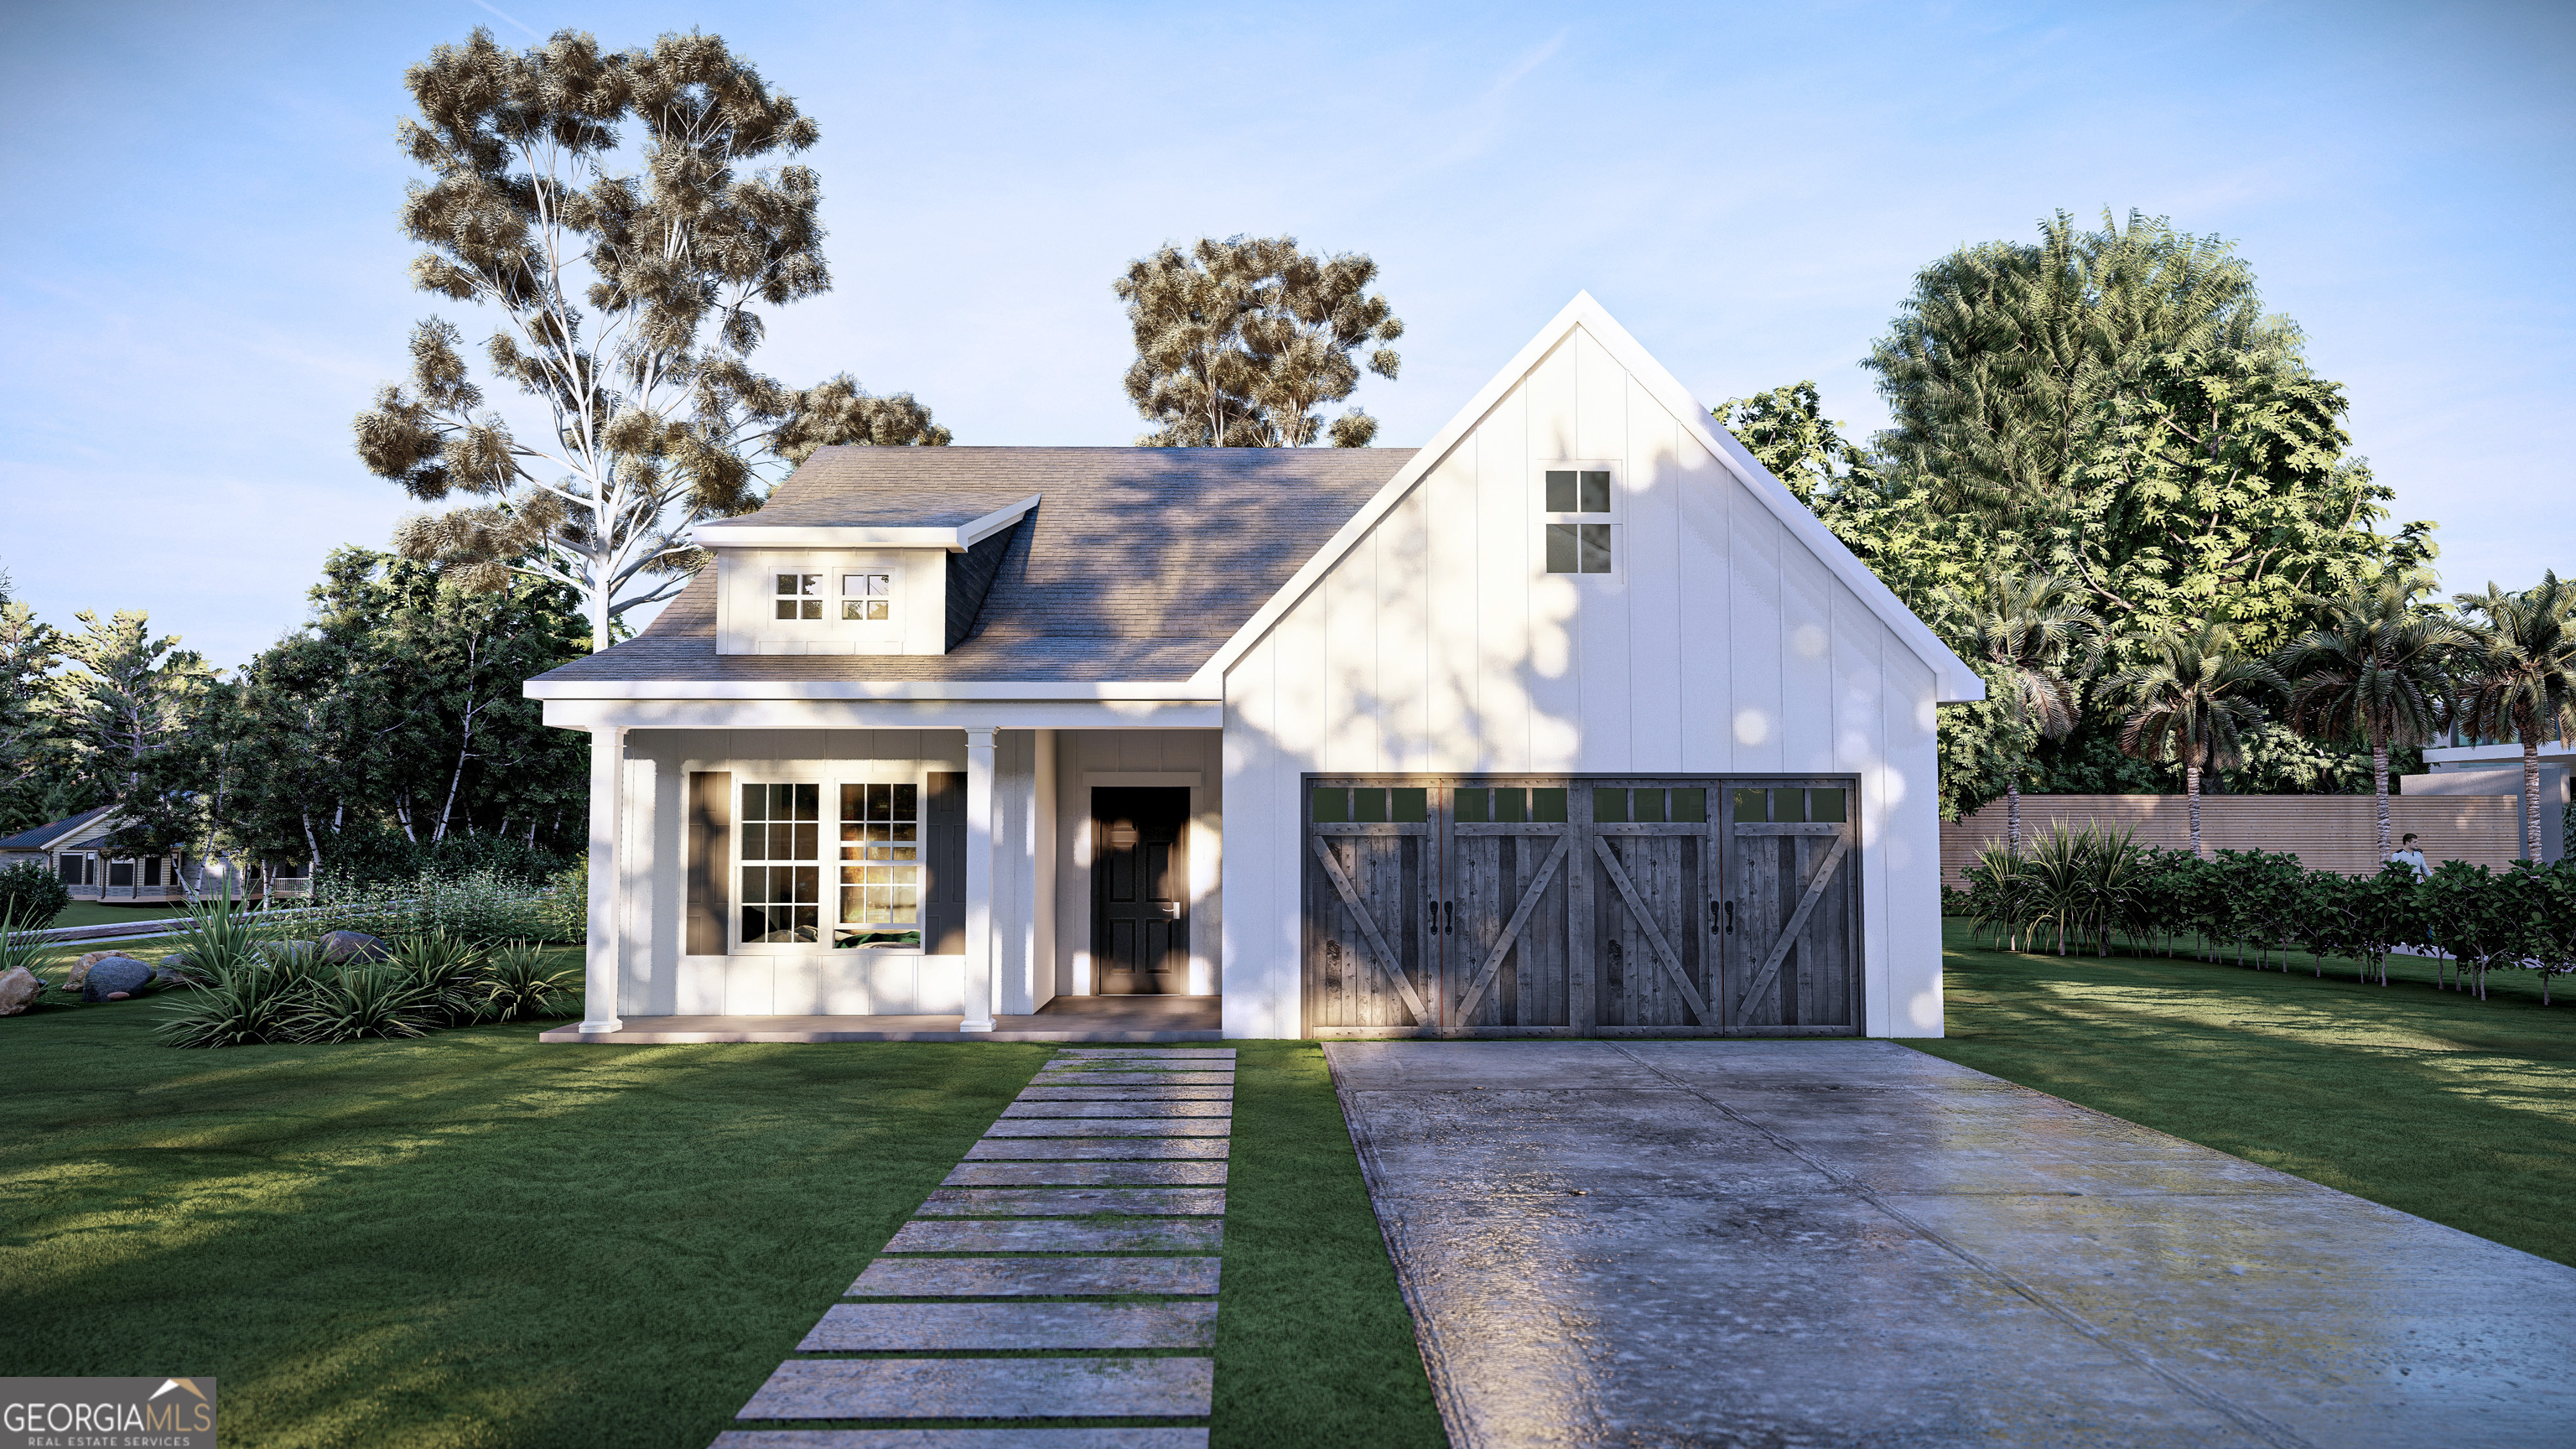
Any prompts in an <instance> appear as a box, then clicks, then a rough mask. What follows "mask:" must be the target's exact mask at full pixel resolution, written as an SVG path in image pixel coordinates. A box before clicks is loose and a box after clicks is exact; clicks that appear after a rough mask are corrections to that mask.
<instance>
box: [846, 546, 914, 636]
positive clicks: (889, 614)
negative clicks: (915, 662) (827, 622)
mask: <svg viewBox="0 0 2576 1449" xmlns="http://www.w3.org/2000/svg"><path fill="white" fill-rule="evenodd" d="M872 574H874V575H883V576H884V578H885V581H886V591H885V593H884V594H882V595H878V594H853V593H849V592H847V591H848V589H849V586H850V580H852V579H855V578H865V577H867V576H869V575H872ZM831 578H832V601H833V602H832V612H833V613H834V615H836V616H838V615H839V614H841V613H842V608H841V606H842V605H843V604H845V603H847V602H848V601H849V600H851V599H860V598H864V599H876V598H882V599H883V600H884V601H885V606H886V616H885V617H884V618H882V619H850V618H841V617H835V618H834V619H833V620H832V622H833V623H835V624H838V625H840V626H841V628H842V631H843V632H844V633H853V634H856V635H858V636H860V637H863V638H864V637H867V636H868V635H869V634H870V632H871V631H875V630H883V631H885V632H887V633H890V634H894V635H896V636H898V637H900V636H901V635H902V633H903V569H902V568H901V567H900V566H899V565H895V564H861V565H858V566H856V567H852V566H850V565H847V564H844V565H842V566H841V567H839V568H837V569H835V570H833V572H832V575H831Z"/></svg>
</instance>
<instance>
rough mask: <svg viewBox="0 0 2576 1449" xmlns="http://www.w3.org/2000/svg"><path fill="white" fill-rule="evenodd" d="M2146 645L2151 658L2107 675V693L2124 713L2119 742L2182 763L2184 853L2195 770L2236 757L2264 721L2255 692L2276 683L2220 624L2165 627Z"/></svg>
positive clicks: (2195, 818)
mask: <svg viewBox="0 0 2576 1449" xmlns="http://www.w3.org/2000/svg"><path fill="white" fill-rule="evenodd" d="M2147 647H2148V649H2149V650H2151V651H2152V653H2153V655H2154V658H2153V659H2152V661H2151V662H2149V663H2146V664H2141V665H2138V666H2135V667H2133V668H2130V669H2127V670H2124V671H2122V672H2121V673H2120V674H2119V675H2117V676H2115V677H2114V678H2113V679H2112V680H2111V684H2110V693H2111V696H2112V697H2113V698H2114V699H2117V700H2119V701H2120V702H2121V704H2122V705H2123V706H2124V708H2125V709H2126V711H2127V723H2126V724H2125V725H2123V726H2122V728H2121V730H2120V748H2121V749H2122V750H2124V751H2126V752H2127V753H2129V754H2131V755H2134V756H2136V757H2138V758H2140V759H2153V760H2164V761H2170V762H2172V763H2175V764H2178V765H2180V766H2181V767H2182V772H2183V791H2184V793H2185V794H2186V795H2187V796H2189V798H2190V809H2191V853H2192V854H2194V855H2201V854H2203V851H2202V849H2201V843H2200V781H2201V776H2202V774H2203V773H2204V772H2206V771H2209V770H2226V769H2233V768H2234V767H2235V766H2236V765H2237V764H2239V763H2240V762H2241V761H2242V759H2243V749H2244V747H2243V743H2242V742H2243V737H2244V735H2245V734H2246V732H2248V731H2250V730H2251V729H2253V727H2254V726H2255V725H2257V724H2258V723H2260V722H2261V721H2262V719H2263V706H2262V703H2261V701H2262V698H2263V697H2264V696H2266V695H2270V694H2275V693H2278V692H2279V691H2280V690H2281V688H2282V686H2283V681H2282V679H2281V676H2280V675H2279V674H2278V673H2276V672H2274V670H2273V668H2272V666H2271V665H2269V664H2267V663H2265V662H2264V661H2263V660H2262V659H2261V658H2260V657H2258V656H2255V655H2252V654H2248V653H2245V652H2243V651H2242V650H2240V649H2239V648H2238V647H2237V644H2236V641H2235V639H2234V637H2233V636H2232V635H2230V634H2229V633H2228V631H2227V629H2226V628H2225V627H2224V626H2223V625H2218V624H2203V625H2201V626H2199V627H2198V628H2196V629H2192V630H2189V631H2185V630H2181V629H2173V628H2168V629H2165V630H2163V631H2161V632H2160V633H2158V634H2157V635H2155V636H2154V638H2153V639H2151V640H2150V641H2148V645H2147Z"/></svg>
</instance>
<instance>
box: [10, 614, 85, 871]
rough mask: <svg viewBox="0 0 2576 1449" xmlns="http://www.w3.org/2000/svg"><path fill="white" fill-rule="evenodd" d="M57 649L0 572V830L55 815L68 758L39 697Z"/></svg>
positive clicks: (52, 635)
mask: <svg viewBox="0 0 2576 1449" xmlns="http://www.w3.org/2000/svg"><path fill="white" fill-rule="evenodd" d="M61 650H62V636H61V635H59V634H57V633H56V632H55V631H54V629H53V627H52V626H51V625H48V624H46V623H44V622H42V621H41V620H39V619H37V617H36V611H35V610H34V609H31V608H29V607H28V606H27V605H26V604H25V603H24V602H22V601H20V600H18V599H15V598H12V597H10V581H9V576H8V575H7V574H5V573H0V833H7V834H12V835H14V834H16V833H17V832H19V831H21V830H25V829H28V828H30V827H32V826H37V825H42V824H44V823H45V822H46V821H48V820H52V819H56V818H58V817H57V816H56V815H54V814H50V813H48V811H49V809H51V808H52V807H53V806H55V805H57V804H58V803H59V801H58V800H57V799H56V792H57V790H58V789H59V785H60V782H61V780H62V777H63V776H64V775H66V774H67V773H68V771H67V770H66V768H65V766H66V765H67V763H68V761H67V759H66V753H65V748H64V742H63V740H62V738H61V737H60V735H58V734H57V733H56V731H55V728H54V721H53V717H52V716H51V715H50V714H49V713H48V712H47V711H46V709H45V700H46V697H47V694H48V692H49V690H50V687H51V680H52V677H53V671H54V667H55V665H57V664H58V663H60V662H61V658H62V653H61ZM62 813H63V814H70V813H72V812H71V811H69V810H64V811H63V812H62Z"/></svg>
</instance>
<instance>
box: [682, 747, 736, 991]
mask: <svg viewBox="0 0 2576 1449" xmlns="http://www.w3.org/2000/svg"><path fill="white" fill-rule="evenodd" d="M732 869H733V772H732V771H730V770H692V771H690V772H689V861H688V876H689V885H688V898H689V900H688V930H687V936H688V940H687V942H686V943H685V946H684V949H685V950H686V951H687V952H688V953H689V954H690V955H692V956H722V955H724V954H726V951H727V947H726V944H725V942H726V936H725V910H726V902H727V901H728V900H729V899H730V896H729V894H728V893H727V892H726V890H725V884H726V880H727V878H728V877H729V876H730V875H731V874H732Z"/></svg>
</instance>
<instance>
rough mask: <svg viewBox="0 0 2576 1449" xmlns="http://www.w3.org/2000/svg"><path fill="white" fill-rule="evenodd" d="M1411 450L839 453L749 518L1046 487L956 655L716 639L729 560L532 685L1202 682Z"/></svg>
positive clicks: (957, 517) (952, 508)
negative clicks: (751, 648) (721, 647)
mask: <svg viewBox="0 0 2576 1449" xmlns="http://www.w3.org/2000/svg"><path fill="white" fill-rule="evenodd" d="M1414 451H1415V450H1413V449H1411V448H957V447H948V448H875V447H836V448H824V449H821V450H819V451H817V452H816V453H815V454H814V456H813V457H811V458H809V459H807V460H806V461H805V463H804V465H803V466H802V467H799V468H798V469H797V470H796V471H795V472H794V473H793V474H791V475H789V476H788V478H787V479H786V480H785V481H784V482H782V483H780V484H779V485H778V488H777V490H776V491H775V492H774V493H772V494H771V496H770V500H769V502H768V504H767V505H766V506H765V507H763V508H762V509H761V510H760V511H759V512H757V513H753V514H749V515H746V516H745V517H742V518H739V519H730V520H727V522H728V523H732V524H738V525H766V524H778V525H796V526H803V527H831V526H862V525H865V526H919V527H940V526H955V525H957V524H961V523H963V522H965V521H967V520H970V519H974V518H978V517H982V516H984V515H986V514H989V513H990V512H992V511H993V510H994V509H996V508H999V507H1003V506H1005V505H1007V504H1010V503H1015V502H1018V501H1019V500H1022V499H1025V498H1027V497H1028V496H1029V495H1031V494H1038V495H1040V502H1039V503H1038V506H1037V509H1036V511H1034V512H1033V513H1031V514H1030V515H1029V516H1028V517H1027V519H1026V520H1025V521H1024V522H1023V523H1022V524H1021V525H1020V526H1019V529H1018V532H1017V534H1016V536H1015V537H1014V538H1013V539H1012V541H1011V545H1010V549H1009V552H1008V553H1007V554H1006V555H1005V556H1004V557H1003V560H1002V564H1001V570H1000V573H999V574H998V575H997V576H996V578H995V579H994V582H993V586H992V591H991V593H990V594H988V595H987V596H986V598H985V600H984V606H983V610H982V613H981V614H980V616H979V619H978V622H977V625H976V627H975V629H974V631H973V632H972V633H971V634H969V635H968V636H967V637H966V638H965V639H964V640H963V641H962V642H960V643H958V644H957V645H956V646H955V647H953V648H951V649H950V650H949V651H948V652H947V653H946V654H944V655H941V654H917V655H888V654H862V655H851V654H838V655H831V654H821V655H816V654H803V655H782V654H723V655H720V654H718V653H717V652H716V598H715V577H714V574H715V571H714V570H713V569H708V570H705V571H702V572H701V573H700V574H699V575H698V577H697V578H695V579H693V580H691V581H690V583H689V585H688V586H687V588H685V589H683V590H682V591H681V592H680V594H679V596H678V597H676V598H674V599H673V600H672V601H671V602H670V603H669V604H668V605H667V606H665V607H664V609H663V611H662V614H661V617H659V618H657V619H655V620H654V621H653V622H652V623H651V624H650V625H649V626H647V627H646V628H645V629H644V630H643V632H641V633H640V634H638V635H636V637H634V638H632V639H629V640H627V641H626V642H624V643H622V644H618V645H616V646H614V647H612V648H609V649H605V650H602V651H600V652H599V653H597V654H593V655H591V656H589V657H587V658H584V659H580V660H577V661H575V662H573V663H571V664H567V665H564V666H563V667H561V668H559V669H555V670H552V671H550V672H548V673H546V674H542V675H539V676H538V678H537V680H535V681H531V683H538V682H545V683H561V684H578V683H587V682H619V681H635V682H645V681H684V680H685V681H710V682H718V683H726V682H744V683H750V682H757V681H771V680H788V681H803V680H818V681H826V680H887V681H906V680H1029V681H1048V682H1066V683H1077V682H1093V681H1106V680H1136V681H1156V680H1185V679H1188V678H1189V677H1191V676H1192V675H1193V674H1195V673H1197V672H1198V670H1199V668H1200V666H1201V665H1203V664H1205V663H1206V662H1207V661H1208V659H1209V657H1210V656H1212V655H1214V654H1215V653H1216V651H1217V650H1218V648H1219V647H1220V646H1222V645H1223V644H1224V643H1225V642H1226V640H1227V639H1228V638H1230V637H1231V636H1232V635H1233V634H1234V632H1235V630H1236V629H1238V628H1239V627H1241V626H1242V624H1243V623H1244V621H1245V620H1247V619H1249V618H1251V617H1252V615H1253V614H1254V613H1255V612H1256V611H1257V610H1259V609H1260V607H1261V606H1262V605H1263V604H1265V603H1267V602H1268V601H1269V600H1270V598H1271V596H1272V595H1273V594H1275V593H1277V592H1278V590H1279V589H1280V588H1281V587H1282V586H1283V585H1285V584H1286V583H1287V582H1288V580H1289V579H1290V578H1291V577H1292V576H1293V575H1295V574H1296V572H1297V570H1298V569H1299V568H1300V567H1301V566H1302V565H1304V564H1305V562H1306V561H1307V560H1308V559H1310V558H1312V557H1313V556H1314V555H1315V553H1316V551H1317V550H1319V549H1321V548H1322V547H1323V546H1324V545H1325V543H1327V542H1328V541H1330V540H1331V538H1332V537H1333V534H1334V533H1335V531H1336V530H1338V529H1340V528H1341V526H1342V525H1343V524H1344V523H1346V522H1348V521H1349V520H1350V519H1351V517H1352V516H1353V515H1354V514H1355V513H1357V512H1358V511H1359V510H1360V508H1361V507H1362V506H1363V505H1365V504H1366V503H1367V502H1368V501H1369V499H1370V498H1371V497H1373V496H1374V495H1375V494H1376V493H1377V491H1378V490H1379V488H1380V487H1382V486H1383V485H1384V484H1385V483H1386V481H1387V480H1388V479H1389V478H1392V477H1393V476H1395V473H1396V471H1397V470H1398V469H1400V468H1402V467H1403V466H1404V464H1405V463H1406V461H1407V460H1409V459H1411V458H1412V457H1413V455H1414Z"/></svg>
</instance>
